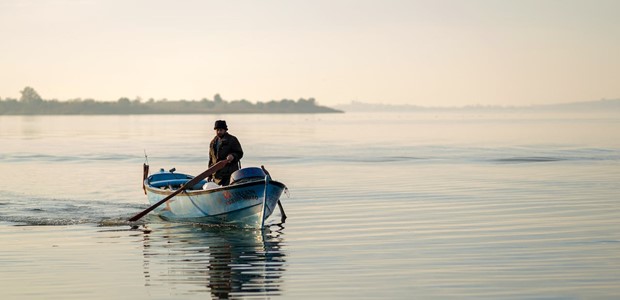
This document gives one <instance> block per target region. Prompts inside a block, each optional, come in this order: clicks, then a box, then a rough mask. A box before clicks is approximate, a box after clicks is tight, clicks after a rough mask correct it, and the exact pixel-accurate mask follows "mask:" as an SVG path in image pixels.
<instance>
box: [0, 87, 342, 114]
mask: <svg viewBox="0 0 620 300" xmlns="http://www.w3.org/2000/svg"><path fill="white" fill-rule="evenodd" d="M21 94H22V96H21V98H20V99H10V98H7V99H0V115H149V114H151V115H153V114H157V115H171V114H319V113H343V111H341V110H338V109H333V108H330V107H326V106H321V105H318V104H317V102H316V100H315V99H314V98H308V99H304V98H300V99H298V100H290V99H282V100H279V101H275V100H272V101H269V102H258V103H251V102H249V101H247V100H245V99H242V100H234V101H226V100H224V99H222V97H221V96H220V95H219V94H216V95H215V96H214V98H213V100H210V99H207V98H203V99H202V100H178V101H168V100H166V99H162V100H158V101H155V100H154V99H149V100H147V101H142V99H140V98H136V99H134V100H130V99H129V98H125V97H123V98H120V99H118V101H96V100H93V99H84V100H83V99H73V100H68V101H58V100H55V99H54V100H44V99H43V98H41V96H39V94H38V93H37V92H36V91H35V90H34V89H33V88H31V87H26V88H24V90H23V91H21Z"/></svg>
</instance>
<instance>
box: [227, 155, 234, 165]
mask: <svg viewBox="0 0 620 300" xmlns="http://www.w3.org/2000/svg"><path fill="white" fill-rule="evenodd" d="M233 159H235V157H234V156H233V155H232V154H228V156H226V161H227V162H229V163H230V162H231V161H233Z"/></svg>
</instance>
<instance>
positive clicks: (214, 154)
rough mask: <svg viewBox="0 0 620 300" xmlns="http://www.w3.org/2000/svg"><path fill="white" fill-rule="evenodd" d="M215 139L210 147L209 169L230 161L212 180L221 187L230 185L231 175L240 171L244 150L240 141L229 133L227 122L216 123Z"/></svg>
mask: <svg viewBox="0 0 620 300" xmlns="http://www.w3.org/2000/svg"><path fill="white" fill-rule="evenodd" d="M213 129H214V130H215V137H214V138H213V140H211V144H210V145H209V167H211V166H213V165H214V164H216V163H217V162H220V161H222V160H226V161H228V164H226V166H224V167H223V168H222V169H220V170H219V171H217V172H215V174H213V175H212V179H213V181H214V182H215V183H217V184H219V185H228V184H229V183H230V175H231V174H232V173H233V172H235V171H237V170H239V161H240V160H241V158H242V157H243V149H241V144H240V143H239V140H237V138H236V137H235V136H233V135H230V134H229V133H228V126H226V121H224V120H217V121H215V126H213Z"/></svg>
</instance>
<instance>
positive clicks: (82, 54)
mask: <svg viewBox="0 0 620 300" xmlns="http://www.w3.org/2000/svg"><path fill="white" fill-rule="evenodd" d="M25 86H31V87H33V88H35V89H36V90H37V91H38V92H39V94H41V96H42V97H43V98H45V99H53V98H56V99H59V100H66V99H71V98H78V97H80V98H94V99H96V100H117V99H118V98H120V97H129V98H132V99H133V98H135V97H137V96H140V97H142V98H143V99H148V98H151V97H152V98H155V99H161V98H168V99H196V100H198V99H201V98H204V97H207V98H209V99H212V98H213V95H214V94H215V93H220V94H221V95H222V97H223V98H224V99H226V100H237V99H247V100H249V101H252V102H256V101H268V100H272V99H274V100H280V99H283V98H288V99H298V98H302V97H303V98H309V97H314V98H316V99H317V101H318V102H319V103H320V104H322V105H328V106H329V105H335V104H343V103H349V102H350V101H352V100H357V101H363V102H370V103H391V104H413V105H425V106H449V105H457V106H461V105H469V104H483V105H530V104H542V103H561V102H574V101H586V100H597V99H601V98H619V97H620V0H609V1H604V0H583V1H574V0H561V1H560V0H556V1H553V0H511V1H508V0H506V1H501V0H461V1H457V0H453V1H447V0H443V1H442V0H435V1H430V0H429V1H417V0H402V1H397V0H375V1H368V0H347V1H345V0H306V1H299V0H282V1H275V0H260V1H256V0H248V1H234V0H232V1H221V0H220V1H211V0H194V1H187V0H170V1H165V0H99V1H95V0H0V97H1V98H7V97H11V98H18V97H19V95H20V94H19V91H20V90H22V89H23V88H24V87H25Z"/></svg>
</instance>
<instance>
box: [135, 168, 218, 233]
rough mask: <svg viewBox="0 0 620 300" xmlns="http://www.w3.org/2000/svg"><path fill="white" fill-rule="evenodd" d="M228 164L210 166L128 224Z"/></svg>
mask: <svg viewBox="0 0 620 300" xmlns="http://www.w3.org/2000/svg"><path fill="white" fill-rule="evenodd" d="M227 163H228V161H226V160H222V161H220V162H218V163H216V164H214V165H213V166H211V168H208V169H207V170H206V171H204V172H202V173H200V174H199V175H198V176H196V177H194V178H192V179H191V180H190V181H188V182H186V183H185V184H184V185H182V186H181V187H180V188H179V189H178V190H176V191H174V192H173V193H172V194H170V195H168V197H166V198H164V199H162V200H161V201H159V202H157V203H155V204H153V205H151V207H149V208H147V209H145V210H143V211H142V212H140V213H139V214H137V215H135V216H133V217H131V218H130V219H129V221H130V222H135V221H138V220H140V218H142V217H144V216H145V215H146V214H148V213H150V212H151V211H152V210H154V209H156V208H157V207H158V206H160V205H162V204H164V203H166V201H168V200H170V199H172V197H174V196H176V195H177V194H179V193H180V192H182V191H184V190H185V189H187V188H188V187H191V186H194V185H196V184H197V183H199V182H200V181H201V180H203V179H205V178H207V177H209V176H210V175H211V174H213V173H215V172H217V171H219V170H220V169H221V168H223V167H224V166H225V165H226V164H227Z"/></svg>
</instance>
